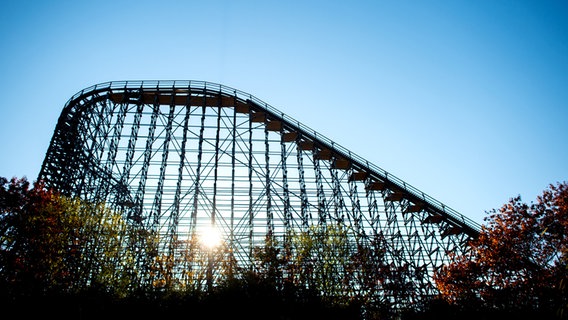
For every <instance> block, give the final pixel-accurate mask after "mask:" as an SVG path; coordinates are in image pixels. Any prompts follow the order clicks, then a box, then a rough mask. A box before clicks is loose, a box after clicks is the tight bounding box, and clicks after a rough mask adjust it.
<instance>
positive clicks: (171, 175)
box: [38, 80, 480, 306]
mask: <svg viewBox="0 0 568 320" xmlns="http://www.w3.org/2000/svg"><path fill="white" fill-rule="evenodd" d="M192 121H193V122H192ZM126 140H128V141H126ZM142 143H145V144H144V145H141V144H142ZM190 144H191V146H192V147H190ZM174 162H175V163H176V165H175V166H174V165H173V163H174ZM247 168H248V169H247ZM231 171H232V173H231ZM247 175H248V180H249V181H248V182H247V181H246V180H247ZM38 179H39V180H43V181H46V183H47V185H48V186H50V187H53V188H55V189H58V190H60V191H61V192H62V193H64V194H66V195H70V196H80V197H83V198H86V199H89V200H92V201H106V202H107V203H109V204H110V205H112V206H113V207H114V208H116V209H117V210H123V211H124V212H125V213H127V214H128V217H129V218H130V219H132V220H136V221H138V222H140V223H141V221H144V223H145V227H147V228H151V229H154V230H157V231H158V232H161V234H163V235H170V236H171V237H174V234H177V235H176V236H175V238H176V239H177V238H179V237H180V235H181V234H182V233H183V234H184V235H186V233H187V234H190V233H191V231H183V232H182V231H180V230H186V229H184V228H187V230H193V231H196V230H197V229H198V228H199V226H200V223H201V224H203V223H204V222H203V221H205V220H206V221H207V222H210V223H212V224H218V225H222V228H223V230H224V231H223V233H224V234H225V237H226V238H228V239H230V244H229V246H230V247H231V248H234V251H233V249H231V252H233V253H234V254H235V255H236V257H237V258H236V260H237V261H239V263H240V264H241V265H245V266H247V265H248V266H249V267H250V266H252V264H251V263H250V260H251V259H252V257H251V256H252V250H253V247H254V246H259V245H262V244H263V241H264V239H265V238H266V235H281V236H282V237H283V239H285V238H286V237H285V236H284V235H285V234H287V232H290V231H291V230H302V231H309V230H310V229H309V227H313V226H318V225H326V224H328V223H330V222H331V221H334V222H338V223H343V224H345V225H346V226H347V227H348V228H350V230H352V231H350V232H352V235H351V236H350V239H351V240H350V241H352V242H353V243H357V244H361V243H375V242H373V241H375V240H376V239H379V238H380V239H383V240H381V241H383V242H382V243H383V244H382V246H383V247H382V248H383V249H384V248H386V250H387V251H388V253H387V254H386V255H385V254H381V255H380V256H381V257H383V258H384V259H385V261H386V262H385V265H390V266H391V267H392V268H394V269H397V270H398V271H397V272H398V273H396V274H397V275H395V272H394V271H392V273H390V274H391V275H392V279H390V280H388V281H387V282H389V281H390V282H395V278H396V277H397V276H400V275H401V274H402V273H403V271H401V270H403V269H405V268H413V272H414V273H413V274H419V273H420V274H422V275H421V276H410V275H408V274H410V273H405V276H404V277H407V278H405V279H406V280H405V282H408V283H414V285H413V288H414V289H412V290H414V291H415V292H410V293H406V294H401V293H399V292H398V291H396V290H395V291H396V292H395V291H393V290H391V289H389V286H388V285H387V284H384V285H383V286H382V288H383V292H381V293H377V291H376V290H371V289H368V288H367V289H364V288H358V289H357V290H356V291H357V292H366V293H365V294H369V295H375V296H381V297H382V298H381V299H386V300H388V301H389V302H390V303H392V304H395V305H397V306H405V305H409V304H412V303H415V302H416V301H418V300H420V299H421V297H425V296H432V295H434V294H435V293H436V289H435V288H434V286H433V285H432V281H431V275H432V273H433V272H434V271H435V270H436V269H437V268H439V267H440V266H441V265H442V264H444V263H447V262H449V261H450V259H451V257H450V255H449V253H452V252H453V253H459V252H460V251H466V250H468V248H467V243H468V241H469V240H470V239H472V238H476V237H477V236H478V234H479V232H480V226H479V224H477V223H476V222H475V221H473V220H471V219H469V218H467V217H465V216H464V215H462V214H460V213H459V212H457V211H456V210H454V209H452V208H450V207H448V206H446V205H444V204H443V203H442V202H440V201H438V200H436V199H434V198H432V197H431V196H429V195H427V194H426V193H424V192H422V191H420V190H419V189H417V188H415V187H414V186H412V185H410V184H408V183H406V182H405V181H403V180H401V179H400V178H398V177H396V176H394V175H392V174H391V173H389V172H387V171H385V170H383V169H382V168H380V167H378V166H376V165H374V164H372V163H369V162H368V161H367V160H365V159H363V158H362V157H360V156H358V155H357V154H355V153H354V152H351V151H349V150H348V149H346V148H345V147H343V146H341V145H338V144H337V143H335V142H334V141H332V140H330V139H329V138H327V137H325V136H323V135H321V134H319V133H318V132H316V131H314V130H312V129H310V128H309V127H308V126H306V125H304V124H302V123H300V122H299V121H297V120H295V119H293V118H292V117H290V116H288V115H286V114H284V113H282V112H280V111H279V110H277V109H276V108H274V107H272V106H270V105H269V104H267V103H265V102H263V101H261V100H260V99H258V98H256V97H254V96H252V95H250V94H248V93H245V92H242V91H240V90H237V89H234V88H230V87H227V86H224V85H220V84H215V83H210V82H204V81H189V80H183V81H118V82H107V83H101V84H97V85H94V86H91V87H88V88H85V89H84V90H81V91H80V92H78V93H76V94H75V95H73V96H72V97H71V98H70V99H69V101H68V102H67V103H66V105H65V106H64V109H63V111H62V113H61V116H60V118H59V120H58V123H57V126H56V128H55V131H54V135H53V138H52V141H51V143H50V146H49V148H48V150H47V153H46V157H45V160H44V162H43V165H42V168H41V171H40V174H39V177H38ZM239 179H240V180H239ZM292 180H293V181H292ZM253 181H254V186H253ZM150 182H151V183H150ZM358 187H359V189H358ZM361 188H362V189H364V190H365V192H364V193H362V192H361V191H358V190H360V189H361ZM247 196H248V197H247ZM168 197H169V198H168ZM364 199H366V201H364ZM239 206H242V207H243V209H242V213H238V212H240V211H238V210H240V209H237V207H239ZM204 208H206V210H207V211H208V212H209V213H207V214H206V217H205V218H204V219H205V220H203V221H201V220H200V218H199V215H200V214H201V212H202V211H203V210H204ZM219 208H222V209H219ZM261 211H262V212H261ZM184 212H186V213H187V215H188V217H187V218H184ZM228 212H231V213H230V216H229V214H228ZM312 212H313V213H314V214H315V212H317V218H313V217H312V215H311V214H312ZM190 213H191V214H190ZM189 216H191V217H189ZM261 218H262V219H261ZM184 219H186V220H184ZM257 220H258V221H257ZM183 221H185V222H183ZM200 221H201V222H200ZM259 221H262V224H263V228H264V229H261V228H260V227H259V226H258V225H259ZM182 225H183V227H182ZM164 238H167V237H165V236H164ZM163 241H165V242H167V243H169V244H170V246H169V248H170V250H173V249H171V243H172V242H173V241H174V240H173V239H172V238H170V239H167V240H163ZM282 241H289V240H282ZM244 242H247V243H248V244H244ZM163 247H164V250H166V249H165V248H167V247H168V245H166V243H164V246H163ZM239 248H240V249H239ZM377 255H379V254H378V253H377ZM395 267H396V268H395ZM171 272H173V273H175V272H174V271H171ZM209 272H211V270H209ZM405 272H406V271H405ZM411 273H412V272H411ZM218 277H220V276H218ZM390 282H389V283H390ZM359 286H361V284H359ZM344 290H345V291H349V289H345V288H344ZM389 290H390V291H389ZM379 291H380V290H379ZM347 294H348V295H353V294H355V293H353V292H348V293H347ZM385 297H386V298H385Z"/></svg>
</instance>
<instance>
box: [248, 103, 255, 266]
mask: <svg viewBox="0 0 568 320" xmlns="http://www.w3.org/2000/svg"><path fill="white" fill-rule="evenodd" d="M248 124H249V128H248V131H249V141H248V146H249V154H248V173H249V174H248V176H249V207H248V213H249V220H248V227H249V237H248V241H249V243H248V244H249V252H248V257H249V259H252V256H253V236H254V234H253V231H254V225H253V219H254V214H253V211H252V204H253V202H252V166H253V161H252V115H251V114H249V121H248ZM252 267H253V266H252V264H251V265H250V268H251V270H252Z"/></svg>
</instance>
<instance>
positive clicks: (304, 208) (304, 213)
mask: <svg viewBox="0 0 568 320" xmlns="http://www.w3.org/2000/svg"><path fill="white" fill-rule="evenodd" d="M299 139H300V138H299V136H298V138H297V140H296V150H297V152H296V155H297V157H298V178H299V180H300V181H299V182H300V215H301V219H302V228H303V229H304V230H303V231H308V229H309V223H308V195H307V192H306V179H305V176H304V159H303V158H304V157H303V156H302V148H300V144H299V143H298V142H299Z"/></svg>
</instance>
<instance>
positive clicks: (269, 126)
mask: <svg viewBox="0 0 568 320" xmlns="http://www.w3.org/2000/svg"><path fill="white" fill-rule="evenodd" d="M266 130H268V131H280V130H282V122H281V121H277V120H272V121H268V122H267V123H266Z"/></svg>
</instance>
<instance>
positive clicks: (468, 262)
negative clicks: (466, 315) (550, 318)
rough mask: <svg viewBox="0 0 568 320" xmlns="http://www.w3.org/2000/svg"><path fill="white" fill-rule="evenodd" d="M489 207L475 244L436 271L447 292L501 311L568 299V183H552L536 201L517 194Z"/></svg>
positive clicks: (554, 305) (456, 299)
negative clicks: (567, 287) (565, 283)
mask: <svg viewBox="0 0 568 320" xmlns="http://www.w3.org/2000/svg"><path fill="white" fill-rule="evenodd" d="M489 213H490V215H489V216H488V217H487V218H486V221H487V222H488V223H487V224H486V225H485V226H484V227H483V229H482V231H481V233H480V235H479V237H478V238H477V239H475V240H473V241H472V242H471V243H470V245H471V250H469V251H468V253H467V254H465V255H462V256H457V257H455V259H454V262H453V263H451V264H449V265H446V266H444V267H443V268H441V269H440V270H439V271H438V272H437V273H436V275H435V281H436V284H437V286H438V288H439V290H440V292H441V295H442V297H443V298H444V299H445V300H446V301H448V302H450V303H452V304H455V305H461V306H463V307H468V308H472V307H475V308H477V309H488V310H497V311H499V310H501V311H515V310H518V311H522V310H529V311H543V312H550V311H551V310H557V309H558V308H559V307H560V306H561V305H562V304H563V303H564V304H565V303H566V295H565V293H562V292H561V290H560V283H561V280H562V279H565V278H566V263H567V255H566V254H567V251H566V250H567V246H568V241H567V240H568V184H566V183H562V184H561V183H558V184H557V185H550V186H549V188H548V189H546V190H545V191H544V192H543V193H542V195H541V196H539V197H538V198H537V202H536V203H531V204H526V203H523V202H522V201H521V198H520V197H515V198H513V199H511V200H510V201H509V203H507V204H505V205H503V206H502V207H501V208H500V209H499V210H498V211H497V210H492V211H491V212H489Z"/></svg>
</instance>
